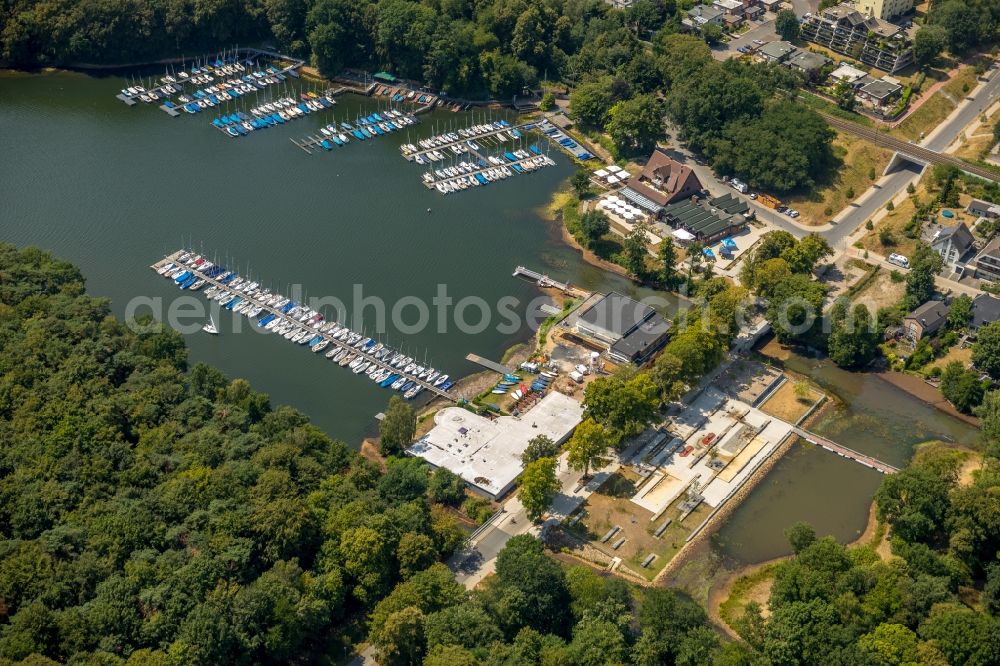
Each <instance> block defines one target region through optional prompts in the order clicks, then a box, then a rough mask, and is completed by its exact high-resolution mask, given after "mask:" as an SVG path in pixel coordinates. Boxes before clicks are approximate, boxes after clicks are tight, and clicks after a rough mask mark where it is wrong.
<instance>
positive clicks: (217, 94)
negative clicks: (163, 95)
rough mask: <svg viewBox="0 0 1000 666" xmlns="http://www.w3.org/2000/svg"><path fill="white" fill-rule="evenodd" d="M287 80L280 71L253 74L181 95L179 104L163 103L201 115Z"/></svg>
mask: <svg viewBox="0 0 1000 666" xmlns="http://www.w3.org/2000/svg"><path fill="white" fill-rule="evenodd" d="M270 69H274V70H275V71H277V68H274V67H271V68H269V70H270ZM258 74H259V75H261V77H260V78H255V77H256V76H257V75H258ZM285 80H286V78H285V75H284V74H282V73H281V72H280V71H278V72H277V73H272V72H270V71H266V72H263V71H261V72H253V73H252V74H247V75H245V76H244V77H242V78H234V79H229V80H226V81H222V82H220V83H218V84H216V85H214V86H210V87H208V88H199V89H198V90H195V91H194V92H193V93H191V94H190V95H186V94H185V95H180V96H179V97H178V98H177V104H174V103H173V102H171V101H170V100H167V101H165V102H164V103H163V105H164V106H166V107H167V108H171V109H177V108H179V109H181V110H183V111H186V112H187V113H201V112H202V111H204V110H205V109H209V108H212V107H215V106H219V105H222V104H225V103H227V102H231V101H232V100H235V99H239V98H240V97H243V96H245V95H249V94H251V93H256V92H259V91H261V90H264V89H265V88H267V86H269V85H273V84H276V83H281V82H282V81H285Z"/></svg>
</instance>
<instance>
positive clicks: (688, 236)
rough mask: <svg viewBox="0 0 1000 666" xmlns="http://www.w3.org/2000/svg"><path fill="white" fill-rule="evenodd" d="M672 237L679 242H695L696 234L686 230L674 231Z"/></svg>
mask: <svg viewBox="0 0 1000 666" xmlns="http://www.w3.org/2000/svg"><path fill="white" fill-rule="evenodd" d="M670 235H671V236H673V237H674V238H676V239H677V240H682V241H691V240H694V234H693V233H691V232H690V231H687V230H686V229H674V231H673V232H671V234H670Z"/></svg>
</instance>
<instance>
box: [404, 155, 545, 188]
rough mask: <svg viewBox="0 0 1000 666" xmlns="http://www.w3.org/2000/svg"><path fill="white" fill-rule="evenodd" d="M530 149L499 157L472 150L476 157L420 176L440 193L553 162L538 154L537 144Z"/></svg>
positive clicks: (516, 173) (526, 171) (504, 177)
mask: <svg viewBox="0 0 1000 666" xmlns="http://www.w3.org/2000/svg"><path fill="white" fill-rule="evenodd" d="M530 149H531V150H530V151H527V150H516V151H514V152H510V151H507V152H505V153H504V154H503V157H499V156H489V157H486V156H483V155H480V154H479V153H475V155H476V157H477V158H478V159H477V160H476V161H475V162H469V161H461V162H459V163H457V164H456V165H455V166H451V167H443V168H439V169H434V171H433V172H430V171H428V172H427V173H425V174H424V176H423V179H424V185H426V186H427V187H428V188H433V189H436V190H437V191H438V192H440V193H441V194H451V193H452V192H460V191H462V190H466V189H469V188H470V187H479V186H481V185H489V184H490V183H493V182H496V181H498V180H504V179H506V178H509V177H511V176H514V175H519V174H526V173H531V172H533V171H537V170H538V169H542V168H544V167H547V166H553V165H555V161H554V160H553V159H552V158H551V157H549V156H548V155H544V154H542V152H541V151H540V150H539V149H538V147H537V146H535V145H532V146H530Z"/></svg>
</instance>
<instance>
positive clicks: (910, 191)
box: [906, 183, 917, 194]
mask: <svg viewBox="0 0 1000 666" xmlns="http://www.w3.org/2000/svg"><path fill="white" fill-rule="evenodd" d="M916 191H917V188H915V187H914V186H913V183H907V184H906V193H907V194H913V193H914V192H916Z"/></svg>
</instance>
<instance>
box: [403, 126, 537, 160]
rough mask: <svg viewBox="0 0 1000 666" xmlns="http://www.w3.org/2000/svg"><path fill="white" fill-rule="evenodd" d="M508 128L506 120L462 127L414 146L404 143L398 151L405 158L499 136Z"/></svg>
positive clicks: (423, 140) (502, 138)
mask: <svg viewBox="0 0 1000 666" xmlns="http://www.w3.org/2000/svg"><path fill="white" fill-rule="evenodd" d="M508 127H510V123H509V122H507V121H506V120H496V121H494V122H491V123H482V124H479V125H471V126H470V127H463V128H462V129H459V130H456V131H454V132H443V133H441V134H436V135H435V136H432V137H428V138H426V139H421V140H420V141H417V143H416V144H412V143H405V144H403V145H402V146H400V147H399V150H400V152H401V153H403V156H404V157H405V156H407V155H411V154H413V153H418V152H421V151H424V150H430V149H432V148H441V147H444V146H449V145H451V144H453V143H459V142H461V141H465V140H467V139H475V138H476V137H481V136H484V135H495V136H500V133H501V132H502V131H503V130H504V129H505V128H508ZM518 136H520V134H518ZM506 138H507V137H506V136H503V137H501V140H506Z"/></svg>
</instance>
